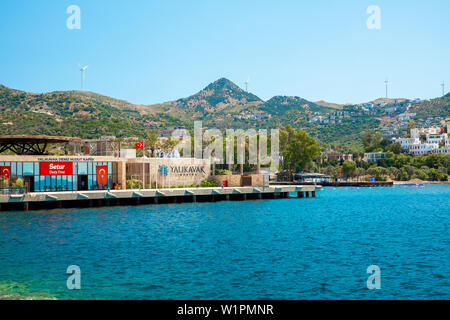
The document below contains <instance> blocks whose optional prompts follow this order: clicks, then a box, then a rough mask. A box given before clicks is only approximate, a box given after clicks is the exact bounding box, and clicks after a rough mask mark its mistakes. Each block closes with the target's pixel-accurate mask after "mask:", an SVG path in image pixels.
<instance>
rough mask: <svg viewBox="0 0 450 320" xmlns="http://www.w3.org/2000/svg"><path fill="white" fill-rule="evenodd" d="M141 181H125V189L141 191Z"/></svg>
mask: <svg viewBox="0 0 450 320" xmlns="http://www.w3.org/2000/svg"><path fill="white" fill-rule="evenodd" d="M142 186H143V184H142V181H141V180H137V179H129V180H127V189H142Z"/></svg>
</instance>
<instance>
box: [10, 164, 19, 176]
mask: <svg viewBox="0 0 450 320" xmlns="http://www.w3.org/2000/svg"><path fill="white" fill-rule="evenodd" d="M11 175H13V176H17V175H18V173H17V163H16V162H13V163H11Z"/></svg>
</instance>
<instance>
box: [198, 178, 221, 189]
mask: <svg viewBox="0 0 450 320" xmlns="http://www.w3.org/2000/svg"><path fill="white" fill-rule="evenodd" d="M200 187H203V188H206V187H210V188H211V187H217V182H216V181H215V180H213V179H205V180H203V181H202V182H201V183H200Z"/></svg>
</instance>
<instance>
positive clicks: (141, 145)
mask: <svg viewBox="0 0 450 320" xmlns="http://www.w3.org/2000/svg"><path fill="white" fill-rule="evenodd" d="M134 146H135V147H136V149H142V148H143V147H144V141H141V142H138V143H136V144H135V145H134Z"/></svg>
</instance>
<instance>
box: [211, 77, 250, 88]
mask: <svg viewBox="0 0 450 320" xmlns="http://www.w3.org/2000/svg"><path fill="white" fill-rule="evenodd" d="M212 89H213V90H220V89H226V90H237V91H239V90H240V91H244V90H242V89H241V88H239V87H238V86H237V85H236V84H235V83H234V82H232V81H230V80H228V79H227V78H220V79H218V80H216V81H214V82H212V83H210V84H209V85H208V86H207V87H206V88H205V89H204V90H212Z"/></svg>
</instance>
